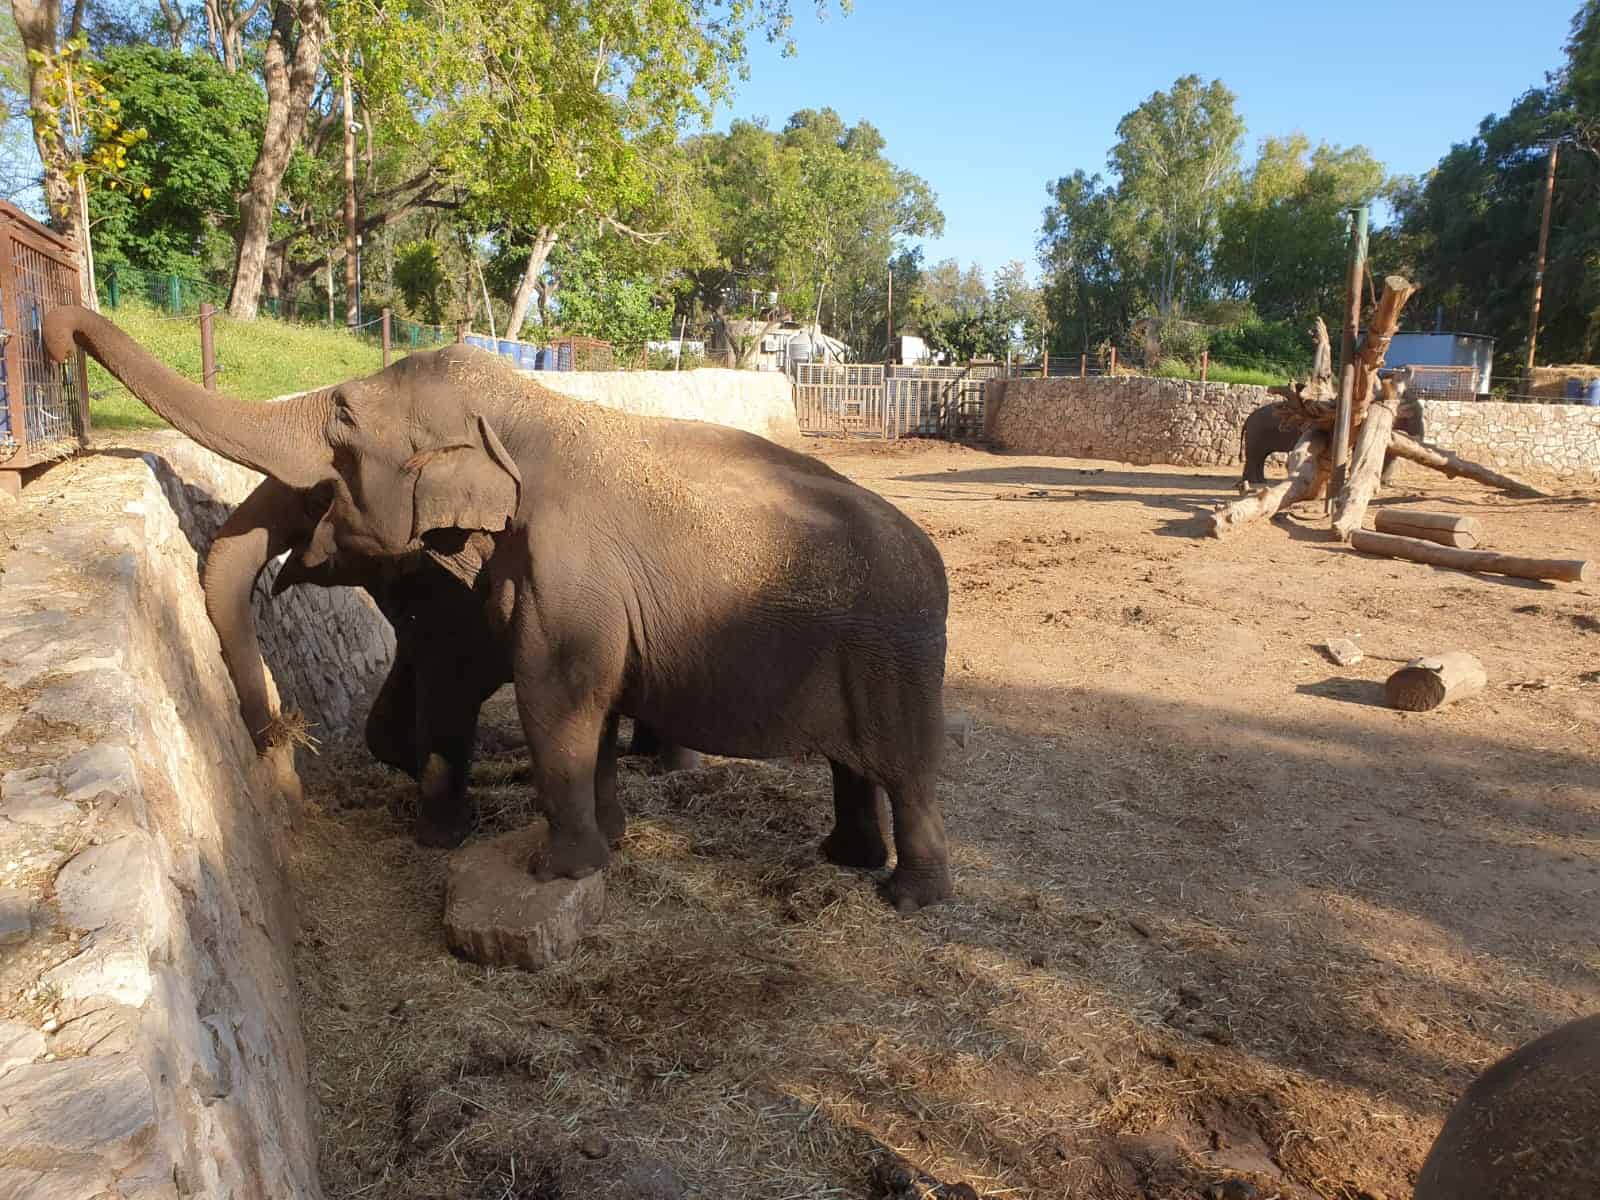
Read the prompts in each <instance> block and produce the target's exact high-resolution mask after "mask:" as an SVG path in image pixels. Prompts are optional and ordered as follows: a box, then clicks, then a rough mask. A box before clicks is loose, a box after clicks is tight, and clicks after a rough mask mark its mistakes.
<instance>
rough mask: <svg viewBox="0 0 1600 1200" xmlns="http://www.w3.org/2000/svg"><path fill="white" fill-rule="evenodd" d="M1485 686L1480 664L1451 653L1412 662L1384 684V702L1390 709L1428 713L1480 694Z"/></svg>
mask: <svg viewBox="0 0 1600 1200" xmlns="http://www.w3.org/2000/svg"><path fill="white" fill-rule="evenodd" d="M1488 682H1489V673H1488V672H1487V671H1485V670H1484V669H1483V664H1482V663H1481V662H1479V661H1478V660H1477V659H1476V658H1474V657H1473V656H1472V655H1470V654H1468V653H1467V652H1466V651H1465V650H1451V651H1450V652H1449V653H1447V654H1438V655H1433V656H1431V657H1428V658H1414V659H1412V660H1411V661H1410V662H1408V663H1407V664H1406V665H1405V666H1403V667H1401V668H1400V669H1399V670H1398V671H1396V672H1395V673H1394V674H1393V675H1391V676H1389V678H1388V679H1387V680H1386V681H1385V682H1384V685H1383V698H1384V701H1385V703H1387V704H1388V705H1389V707H1390V708H1399V709H1404V710H1405V711H1406V712H1430V711H1432V710H1433V709H1435V708H1442V707H1443V706H1444V705H1446V704H1454V703H1455V702H1456V701H1457V700H1460V699H1461V698H1462V697H1463V696H1470V695H1472V694H1473V693H1474V692H1481V691H1483V689H1484V687H1485V686H1486V685H1487V684H1488Z"/></svg>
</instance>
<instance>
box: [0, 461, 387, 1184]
mask: <svg viewBox="0 0 1600 1200" xmlns="http://www.w3.org/2000/svg"><path fill="white" fill-rule="evenodd" d="M169 452H170V453H169ZM252 485H253V478H252V476H251V475H250V473H249V472H244V471H240V470H239V469H237V468H234V467H232V466H230V465H228V464H225V463H221V462H220V461H218V460H215V459H213V458H211V457H210V456H209V455H207V454H205V453H204V452H203V451H200V450H199V449H198V448H196V447H193V446H192V445H189V444H187V443H185V442H184V441H183V439H181V438H178V437H177V436H176V435H172V436H171V438H170V440H169V441H168V442H167V443H166V444H165V445H163V448H162V451H161V452H160V453H158V454H146V455H143V456H141V457H138V458H134V459H132V461H130V460H129V459H127V458H118V457H113V456H110V455H104V456H99V457H96V458H92V459H89V460H86V461H84V462H81V463H75V464H70V465H66V466H61V467H57V468H54V469H53V470H52V471H50V472H48V473H47V475H46V477H45V478H44V479H43V480H41V481H39V482H37V483H34V484H32V485H30V487H29V488H28V489H26V490H25V492H24V500H23V502H22V505H21V506H20V507H19V508H15V509H13V510H12V512H11V513H10V514H8V515H7V517H6V520H7V524H8V533H10V537H9V538H7V539H4V540H6V541H8V542H10V543H11V544H12V545H13V546H14V547H15V548H14V549H10V550H9V552H8V553H6V555H5V559H4V561H3V563H0V568H3V574H0V863H3V864H4V866H3V867H0V871H3V875H0V943H3V944H5V945H6V946H7V949H6V951H5V954H4V957H3V959H0V963H3V965H0V1196H5V1197H8V1198H17V1200H22V1198H34V1197H37V1198H39V1200H45V1198H55V1197H61V1198H67V1197H71V1198H74V1200H76V1198H87V1197H103V1198H105V1200H112V1198H116V1197H122V1198H126V1200H132V1198H133V1197H140V1198H148V1200H156V1198H160V1200H179V1198H180V1197H199V1196H206V1197H224V1196H226V1197H231V1198H233V1200H258V1198H259V1200H269V1198H270V1200H282V1198H307V1200H315V1198H316V1197H318V1196H319V1195H320V1186H319V1184H318V1180H317V1174H316V1141H315V1137H314V1131H313V1124H312V1113H311V1107H310V1100H309V1092H308V1088H307V1075H306V1062H305V1052H304V1047H303V1043H302V1040H301V1036H300V1030H299V1024H298V1014H297V1007H296V1001H295V983H294V975H293V962H292V948H293V945H294V939H295V934H296V931H297V925H296V921H295V917H294V909H293V903H292V898H291V897H290V896H289V894H288V891H287V887H286V883H285V875H284V856H285V850H286V847H285V838H286V833H287V828H288V821H289V814H288V813H287V812H285V811H284V808H283V806H282V803H281V801H280V800H279V799H278V798H277V797H278V796H279V792H278V790H277V789H276V788H275V787H273V786H271V782H272V781H270V780H268V779H267V778H266V777H265V769H264V766H263V764H262V763H261V762H260V761H258V760H257V758H256V755H255V752H254V749H253V747H252V746H251V743H250V740H249V738H248V736H247V735H246V733H245V730H244V726H243V722H242V721H241V720H240V719H239V716H238V708H237V700H236V698H235V696H234V693H233V688H232V685H231V683H230V682H229V680H228V676H227V672H226V670H225V669H224V667H223V665H222V660H221V656H220V652H219V650H218V647H217V640H216V635H215V633H214V632H213V631H212V628H211V624H210V621H209V620H208V619H207V618H206V614H205V609H204V604H203V600H202V597H201V593H200V589H199V586H198V561H199V556H200V552H201V550H202V549H203V547H204V545H205V543H206V542H207V541H208V540H209V536H210V532H211V530H213V529H214V528H215V525H216V523H217V521H218V520H219V519H220V517H221V515H222V514H224V513H225V512H226V511H227V508H228V503H227V502H228V501H229V500H231V499H233V498H236V497H237V496H238V495H240V494H242V493H243V492H244V491H245V490H247V489H248V488H249V487H250V486H252ZM298 591H299V592H300V593H303V595H301V596H299V597H297V596H296V595H295V593H290V594H289V596H287V597H285V599H289V600H290V604H289V606H284V605H282V603H281V600H280V602H278V603H277V604H275V605H274V606H273V608H274V609H275V610H278V611H277V612H276V613H275V614H273V613H268V614H264V615H265V616H267V618H268V620H267V623H266V625H265V628H267V629H269V630H272V629H276V630H277V634H275V635H274V636H280V635H281V634H282V632H283V629H284V628H285V627H286V626H292V625H297V624H298V622H299V620H300V616H299V615H298V614H296V612H295V611H294V610H295V607H296V606H297V605H303V604H305V603H307V602H310V603H313V604H315V603H317V602H319V601H320V602H322V603H324V604H326V605H327V606H329V607H330V608H332V609H333V610H336V611H335V612H334V614H333V615H334V617H335V620H334V621H333V622H332V625H333V626H334V627H335V628H342V629H344V630H346V631H347V636H346V637H345V638H344V640H343V641H341V640H340V638H339V637H338V636H337V635H334V636H332V637H329V636H327V635H326V634H324V633H309V636H308V637H306V638H305V639H303V640H301V641H299V642H297V643H296V645H295V647H294V650H293V654H294V656H297V657H298V658H299V659H301V660H302V661H303V662H304V663H305V664H306V669H307V674H308V676H309V677H310V679H311V680H312V682H314V683H316V684H321V683H322V682H323V681H325V680H326V679H327V678H329V677H330V676H332V677H335V678H339V679H342V680H343V683H342V685H341V687H340V688H339V689H334V691H335V692H338V693H340V694H342V695H343V696H344V697H345V699H343V700H341V701H339V702H338V703H336V704H335V703H327V702H326V697H325V696H324V697H322V699H323V705H322V707H321V708H318V709H316V711H317V712H319V713H320V714H322V717H323V719H324V720H325V721H326V722H328V724H329V725H331V726H338V725H341V724H348V723H349V720H350V718H351V716H352V715H353V714H355V713H356V712H358V711H359V710H360V709H361V707H362V700H361V699H357V698H356V697H357V694H358V693H359V692H360V691H361V689H362V688H363V687H366V686H370V683H371V676H372V675H373V674H374V673H375V671H376V669H379V668H381V665H382V664H383V663H385V662H386V661H387V659H386V657H385V654H384V649H383V648H384V646H385V641H384V638H385V635H386V633H387V626H386V624H385V623H384V622H383V621H382V619H381V618H380V617H378V615H377V614H376V612H375V611H373V610H372V609H371V608H370V606H369V605H368V604H367V603H366V601H365V597H364V596H359V595H358V594H357V593H351V592H342V591H341V592H332V591H330V592H323V593H321V594H320V595H319V594H318V589H314V588H306V589H298ZM311 624H315V623H311ZM352 638H353V639H354V643H353V648H354V649H355V650H356V651H357V653H355V654H354V655H351V654H349V653H347V651H348V650H349V649H351V648H352V642H351V639H352ZM281 644H286V643H281ZM330 694H332V693H330ZM296 699H297V702H301V703H307V702H309V703H310V704H311V705H313V706H314V705H316V704H317V703H318V702H319V693H317V692H315V691H313V692H311V693H308V694H307V695H306V696H297V697H296Z"/></svg>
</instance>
